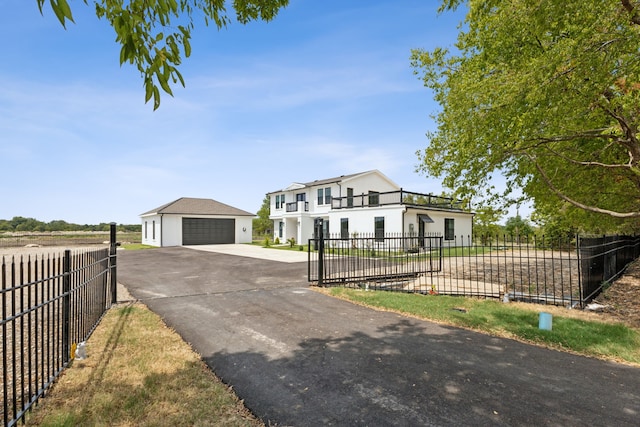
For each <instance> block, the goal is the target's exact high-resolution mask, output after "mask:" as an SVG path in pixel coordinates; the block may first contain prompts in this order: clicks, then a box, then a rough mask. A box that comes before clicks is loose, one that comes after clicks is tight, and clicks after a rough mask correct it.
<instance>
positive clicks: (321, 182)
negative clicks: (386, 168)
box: [267, 169, 398, 194]
mask: <svg viewBox="0 0 640 427" xmlns="http://www.w3.org/2000/svg"><path fill="white" fill-rule="evenodd" d="M370 173H377V174H379V175H381V176H382V177H384V178H385V179H386V180H387V181H389V182H390V183H392V184H393V185H395V186H396V187H397V186H398V185H397V184H396V183H394V182H393V181H391V180H390V179H389V178H388V177H387V176H386V175H384V174H383V173H382V172H380V171H379V170H377V169H372V170H369V171H365V172H358V173H352V174H349V175H340V176H336V177H334V178H326V179H317V180H315V181H311V182H304V183H299V182H294V183H293V184H291V185H290V186H288V187H286V188H284V189H282V190H276V191H271V192H270V193H267V194H274V193H281V192H283V191H289V190H293V189H300V188H305V187H314V186H318V185H328V184H334V183H336V182H344V181H347V180H349V179H352V178H355V177H358V176H362V175H368V174H370Z"/></svg>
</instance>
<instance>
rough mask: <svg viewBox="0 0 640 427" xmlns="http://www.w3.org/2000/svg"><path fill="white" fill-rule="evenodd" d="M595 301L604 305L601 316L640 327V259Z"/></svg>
mask: <svg viewBox="0 0 640 427" xmlns="http://www.w3.org/2000/svg"><path fill="white" fill-rule="evenodd" d="M593 302H595V303H598V304H601V305H603V306H604V308H603V309H602V311H601V312H600V313H598V314H599V315H600V316H602V317H604V318H608V319H611V320H615V321H619V322H624V323H626V324H627V325H629V326H632V327H634V328H640V259H638V260H636V261H634V262H633V263H632V264H631V265H629V267H627V270H626V271H625V272H624V274H623V275H622V277H620V278H619V279H618V280H616V281H615V282H614V283H613V285H611V286H610V287H609V288H608V289H607V290H605V291H604V292H603V293H602V294H600V295H599V296H598V297H597V298H596V299H595V300H594V301H593Z"/></svg>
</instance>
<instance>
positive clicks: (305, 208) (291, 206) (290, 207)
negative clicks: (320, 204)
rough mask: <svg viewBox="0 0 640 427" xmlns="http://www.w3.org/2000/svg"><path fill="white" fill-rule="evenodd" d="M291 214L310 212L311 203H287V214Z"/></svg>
mask: <svg viewBox="0 0 640 427" xmlns="http://www.w3.org/2000/svg"><path fill="white" fill-rule="evenodd" d="M290 212H309V202H303V201H298V202H291V203H287V213H290Z"/></svg>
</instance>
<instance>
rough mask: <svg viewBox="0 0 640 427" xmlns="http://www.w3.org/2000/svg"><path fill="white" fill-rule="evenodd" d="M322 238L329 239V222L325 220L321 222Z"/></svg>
mask: <svg viewBox="0 0 640 427" xmlns="http://www.w3.org/2000/svg"><path fill="white" fill-rule="evenodd" d="M322 237H324V238H325V239H328V238H329V220H328V219H325V220H324V221H323V222H322Z"/></svg>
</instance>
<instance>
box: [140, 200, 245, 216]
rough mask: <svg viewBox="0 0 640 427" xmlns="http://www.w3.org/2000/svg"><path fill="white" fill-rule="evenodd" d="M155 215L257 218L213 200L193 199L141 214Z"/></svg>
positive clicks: (168, 204) (177, 201)
mask: <svg viewBox="0 0 640 427" xmlns="http://www.w3.org/2000/svg"><path fill="white" fill-rule="evenodd" d="M155 214H183V215H229V216H256V215H255V214H252V213H250V212H247V211H243V210H242V209H238V208H234V207H233V206H229V205H226V204H224V203H220V202H218V201H216V200H213V199H197V198H193V197H181V198H179V199H178V200H174V201H173V202H169V203H167V204H165V205H162V206H160V207H157V208H155V209H152V210H150V211H148V212H145V213H143V214H140V216H146V215H155Z"/></svg>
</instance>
